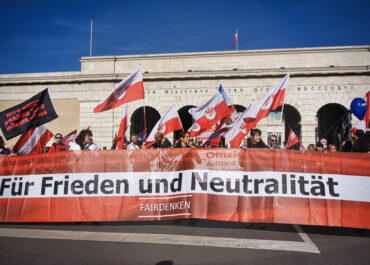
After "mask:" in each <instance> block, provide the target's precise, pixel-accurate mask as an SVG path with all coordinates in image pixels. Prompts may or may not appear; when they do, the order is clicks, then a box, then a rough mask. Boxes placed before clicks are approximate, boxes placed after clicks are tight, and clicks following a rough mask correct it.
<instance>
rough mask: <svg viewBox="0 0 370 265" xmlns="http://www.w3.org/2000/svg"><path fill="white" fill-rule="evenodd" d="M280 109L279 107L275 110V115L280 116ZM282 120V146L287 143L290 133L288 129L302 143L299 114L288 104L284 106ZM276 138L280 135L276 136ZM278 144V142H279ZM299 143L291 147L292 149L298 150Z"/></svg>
mask: <svg viewBox="0 0 370 265" xmlns="http://www.w3.org/2000/svg"><path fill="white" fill-rule="evenodd" d="M281 110H282V107H279V108H277V109H276V110H275V113H276V114H277V115H278V114H279V113H280V115H281ZM282 119H283V122H284V136H285V137H284V141H283V143H281V144H282V146H285V145H286V143H287V141H288V136H289V132H290V128H291V129H292V130H293V131H294V133H295V134H296V135H297V136H298V138H299V140H300V141H302V125H301V114H300V113H299V111H298V110H297V109H296V108H295V107H293V106H292V105H289V104H284V109H283V115H282ZM277 136H278V138H280V137H281V135H277ZM279 142H280V141H279ZM299 146H300V143H297V144H295V145H294V146H293V148H292V149H299Z"/></svg>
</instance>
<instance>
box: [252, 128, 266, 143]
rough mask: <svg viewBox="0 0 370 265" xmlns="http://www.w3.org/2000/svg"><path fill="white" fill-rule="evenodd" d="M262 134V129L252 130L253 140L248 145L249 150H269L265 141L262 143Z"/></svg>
mask: <svg viewBox="0 0 370 265" xmlns="http://www.w3.org/2000/svg"><path fill="white" fill-rule="evenodd" d="M261 136H262V132H261V130H260V129H257V128H255V129H252V130H251V139H252V141H250V142H249V143H248V148H269V147H268V146H267V145H266V144H265V143H264V142H263V141H262V138H261Z"/></svg>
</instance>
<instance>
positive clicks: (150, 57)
mask: <svg viewBox="0 0 370 265" xmlns="http://www.w3.org/2000/svg"><path fill="white" fill-rule="evenodd" d="M349 51H351V52H356V51H357V52H364V51H370V45H361V46H334V47H309V48H286V49H263V50H238V51H215V52H188V53H160V54H140V55H110V56H92V57H82V58H81V59H80V61H81V62H85V61H86V62H90V61H112V60H116V61H122V60H123V61H125V60H143V59H144V60H161V59H174V58H179V59H180V58H182V59H183V58H199V57H200V56H201V57H204V58H207V57H225V56H228V57H229V56H232V57H234V56H235V57H239V56H253V55H279V54H296V53H302V54H304V53H319V52H325V53H328V52H349Z"/></svg>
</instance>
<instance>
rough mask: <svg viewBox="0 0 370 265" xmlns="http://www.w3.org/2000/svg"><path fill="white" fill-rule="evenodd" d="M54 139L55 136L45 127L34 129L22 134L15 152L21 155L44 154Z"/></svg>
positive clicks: (14, 149)
mask: <svg viewBox="0 0 370 265" xmlns="http://www.w3.org/2000/svg"><path fill="white" fill-rule="evenodd" d="M52 137H53V134H52V133H51V132H50V131H49V130H48V129H47V128H46V127H45V126H39V127H37V128H33V129H32V130H29V131H28V132H26V133H24V134H22V136H21V137H20V138H19V139H18V142H17V143H16V144H15V146H14V148H13V151H14V152H16V153H18V154H21V155H27V154H37V153H42V151H43V150H44V148H45V146H46V144H47V143H48V142H49V140H50V139H51V138H52Z"/></svg>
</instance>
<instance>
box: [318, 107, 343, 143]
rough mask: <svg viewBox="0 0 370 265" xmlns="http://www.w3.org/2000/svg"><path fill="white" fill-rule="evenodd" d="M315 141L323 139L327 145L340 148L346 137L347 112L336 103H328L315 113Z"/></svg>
mask: <svg viewBox="0 0 370 265" xmlns="http://www.w3.org/2000/svg"><path fill="white" fill-rule="evenodd" d="M316 117H317V121H318V125H317V130H316V141H319V140H320V139H322V138H325V139H326V140H327V141H328V145H329V144H335V145H337V146H340V143H341V142H342V141H343V140H344V139H345V138H346V137H347V135H348V129H349V128H348V126H347V122H348V119H347V118H348V110H347V109H346V108H345V107H344V106H342V105H340V104H337V103H329V104H326V105H324V106H322V107H321V108H320V109H319V110H318V111H317V115H316Z"/></svg>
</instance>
